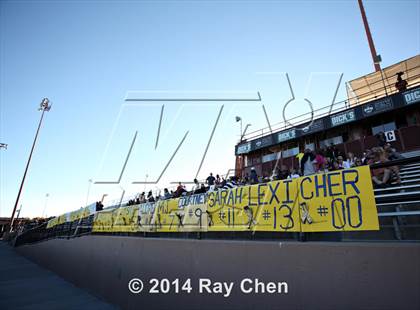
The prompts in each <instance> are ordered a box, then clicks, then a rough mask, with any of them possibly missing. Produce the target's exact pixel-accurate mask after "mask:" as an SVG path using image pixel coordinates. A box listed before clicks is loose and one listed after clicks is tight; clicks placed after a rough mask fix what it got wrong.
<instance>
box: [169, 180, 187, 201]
mask: <svg viewBox="0 0 420 310" xmlns="http://www.w3.org/2000/svg"><path fill="white" fill-rule="evenodd" d="M184 192H186V189H185V188H184V186H183V185H182V184H181V182H179V183H178V187H177V188H176V191H175V193H174V194H173V196H172V197H173V198H178V197H181V196H182V194H183V193H184Z"/></svg>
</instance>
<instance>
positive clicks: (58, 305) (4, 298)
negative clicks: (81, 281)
mask: <svg viewBox="0 0 420 310" xmlns="http://www.w3.org/2000/svg"><path fill="white" fill-rule="evenodd" d="M0 309H2V310H6V309H104V310H107V309H117V308H116V307H114V306H111V305H109V304H107V303H105V302H103V301H101V300H99V299H98V298H96V297H94V296H92V295H90V294H89V293H87V292H85V291H83V290H82V289H79V288H77V287H75V286H74V285H72V284H71V283H69V282H66V281H65V280H63V279H62V278H60V277H59V276H57V275H56V274H54V273H53V272H51V271H48V270H46V269H44V268H41V267H40V266H38V265H36V264H35V263H32V262H31V261H29V260H27V259H26V258H24V257H22V256H20V255H19V254H17V253H16V252H15V251H14V250H13V248H11V247H10V246H8V245H7V244H6V243H4V242H2V241H0Z"/></svg>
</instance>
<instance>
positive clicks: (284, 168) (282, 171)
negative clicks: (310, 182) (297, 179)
mask: <svg viewBox="0 0 420 310" xmlns="http://www.w3.org/2000/svg"><path fill="white" fill-rule="evenodd" d="M289 174H290V173H289V169H288V168H287V166H285V165H282V166H281V169H280V171H279V172H278V180H285V179H287V177H288V176H289Z"/></svg>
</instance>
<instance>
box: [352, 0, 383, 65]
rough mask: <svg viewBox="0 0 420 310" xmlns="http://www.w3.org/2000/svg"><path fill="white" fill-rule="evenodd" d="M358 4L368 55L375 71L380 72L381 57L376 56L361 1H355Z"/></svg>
mask: <svg viewBox="0 0 420 310" xmlns="http://www.w3.org/2000/svg"><path fill="white" fill-rule="evenodd" d="M357 1H358V2H359V8H360V14H361V15H362V19H363V25H364V26H365V31H366V36H367V39H368V43H369V48H370V53H371V54H372V59H373V65H374V66H375V71H381V65H380V64H379V63H380V62H381V56H380V55H378V54H376V49H375V44H374V43H373V39H372V34H371V32H370V28H369V23H368V20H367V17H366V12H365V8H364V6H363V2H362V0H357Z"/></svg>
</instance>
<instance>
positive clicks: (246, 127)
mask: <svg viewBox="0 0 420 310" xmlns="http://www.w3.org/2000/svg"><path fill="white" fill-rule="evenodd" d="M249 126H251V124H246V126H245V129H244V132H242V133H241V142H242V140H243V138H244V136H245V133H246V130H247V129H248V127H249Z"/></svg>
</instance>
